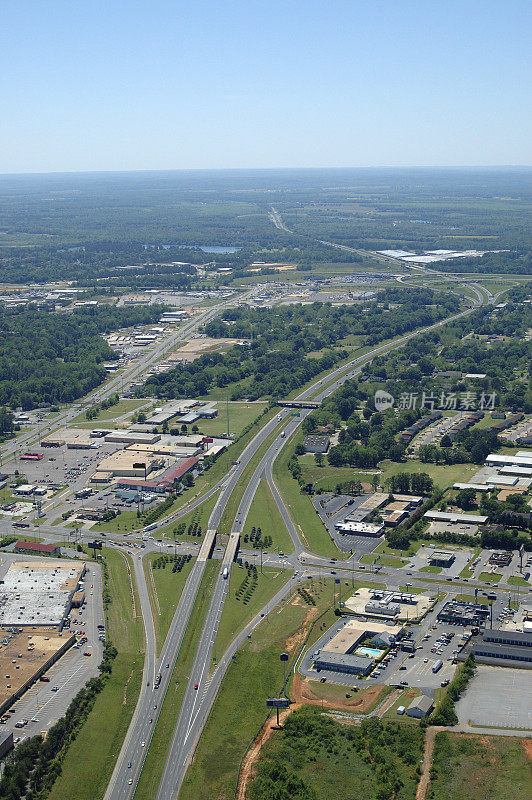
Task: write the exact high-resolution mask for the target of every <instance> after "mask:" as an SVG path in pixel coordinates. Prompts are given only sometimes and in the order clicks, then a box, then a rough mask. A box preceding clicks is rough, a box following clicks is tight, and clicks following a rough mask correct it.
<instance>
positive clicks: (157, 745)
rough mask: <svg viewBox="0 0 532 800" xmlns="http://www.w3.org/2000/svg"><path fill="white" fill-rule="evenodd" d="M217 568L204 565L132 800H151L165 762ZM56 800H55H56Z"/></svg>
mask: <svg viewBox="0 0 532 800" xmlns="http://www.w3.org/2000/svg"><path fill="white" fill-rule="evenodd" d="M219 569H220V565H219V563H218V562H215V561H208V562H207V566H206V568H205V574H204V576H203V580H202V582H201V585H200V588H199V591H198V595H197V597H196V602H195V603H194V608H193V609H192V614H191V616H190V622H189V624H188V627H187V630H186V633H185V636H184V637H183V643H182V645H181V649H180V651H179V656H178V659H177V662H176V666H175V669H174V671H173V673H172V680H171V683H170V686H169V688H168V691H167V693H166V696H165V699H164V703H163V706H162V708H161V713H160V715H159V719H158V722H157V727H156V728H155V731H154V734H153V738H152V740H151V744H150V748H149V750H148V755H147V757H146V761H145V763H144V768H143V770H142V774H141V777H140V781H139V784H138V787H137V790H136V792H135V798H136V800H153V798H154V797H155V795H156V794H157V788H158V786H159V781H160V779H161V775H162V771H163V769H164V765H165V762H166V757H167V754H168V749H169V746H170V741H171V738H172V735H173V732H174V728H175V725H176V722H177V718H178V716H179V710H180V707H181V702H182V700H183V695H184V693H185V689H186V685H187V680H188V675H189V673H190V669H191V667H192V664H193V662H194V656H195V655H196V649H197V647H198V644H199V637H200V635H201V630H202V628H203V624H204V622H205V617H206V616H207V611H208V609H209V604H210V601H211V595H212V590H213V588H214V584H215V582H216V579H217V577H218V573H219ZM58 800H59V799H58Z"/></svg>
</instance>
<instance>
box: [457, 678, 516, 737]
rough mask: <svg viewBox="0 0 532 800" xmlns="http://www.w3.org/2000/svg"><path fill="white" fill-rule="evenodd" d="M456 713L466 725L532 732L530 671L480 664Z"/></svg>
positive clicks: (458, 704) (459, 702)
mask: <svg viewBox="0 0 532 800" xmlns="http://www.w3.org/2000/svg"><path fill="white" fill-rule="evenodd" d="M456 713H457V714H458V719H459V721H460V723H462V724H465V725H467V724H471V725H489V726H496V727H501V728H518V729H524V730H530V729H532V689H531V675H530V670H527V669H511V668H508V667H491V666H487V665H482V664H479V665H478V667H477V673H476V675H475V676H474V678H473V679H472V680H471V682H470V683H469V686H468V687H467V691H466V692H465V693H464V694H463V695H462V697H461V698H460V700H459V701H458V703H457V704H456Z"/></svg>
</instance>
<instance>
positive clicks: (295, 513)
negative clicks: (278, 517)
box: [273, 438, 349, 558]
mask: <svg viewBox="0 0 532 800" xmlns="http://www.w3.org/2000/svg"><path fill="white" fill-rule="evenodd" d="M297 441H298V439H297V438H296V439H292V440H291V441H290V442H289V444H287V445H286V446H285V447H284V448H283V449H282V450H281V453H280V455H279V457H278V458H277V459H276V460H275V463H274V467H273V477H274V480H275V484H276V486H277V489H278V490H279V493H280V494H281V496H282V498H283V500H284V502H285V503H286V505H287V507H288V511H289V512H290V516H291V517H292V520H293V522H294V525H295V526H296V529H297V531H298V533H299V536H300V538H301V540H302V542H303V544H304V545H305V546H307V547H308V548H309V550H311V551H312V552H313V553H317V554H318V555H322V556H328V557H331V556H333V557H336V558H347V557H348V556H349V554H348V553H341V552H340V550H338V548H337V547H336V545H335V543H334V541H333V540H332V539H331V536H330V534H329V531H328V530H327V529H326V527H325V526H324V525H323V523H322V521H321V519H320V518H319V516H318V514H317V513H316V511H315V510H314V506H313V505H312V502H311V499H310V497H309V496H308V495H306V494H302V493H301V491H300V488H299V484H298V482H297V481H296V480H295V479H294V478H293V477H292V475H291V473H290V472H289V470H288V461H289V459H290V456H291V454H292V453H293V450H294V445H295V444H296V443H297Z"/></svg>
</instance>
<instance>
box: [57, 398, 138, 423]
mask: <svg viewBox="0 0 532 800" xmlns="http://www.w3.org/2000/svg"><path fill="white" fill-rule="evenodd" d="M146 405H148V403H147V401H146V400H133V399H129V398H122V400H120V401H119V402H118V403H117V404H116V406H109V408H102V410H101V411H100V413H99V414H98V416H97V417H96V419H93V420H91V421H90V422H89V424H88V427H90V428H97V427H98V423H100V422H107V421H108V420H111V419H116V418H117V417H121V416H123V415H124V414H133V412H134V411H136V410H137V409H138V408H141V407H142V406H146ZM87 421H88V420H87V417H86V416H85V412H83V414H79V415H78V416H77V417H74V419H73V420H72V423H71V424H72V425H77V424H78V423H80V422H83V423H86V422H87ZM84 427H85V425H84Z"/></svg>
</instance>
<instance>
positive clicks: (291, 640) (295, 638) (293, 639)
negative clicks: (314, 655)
mask: <svg viewBox="0 0 532 800" xmlns="http://www.w3.org/2000/svg"><path fill="white" fill-rule="evenodd" d="M298 602H299V597H297V598H296V599H295V600H292V605H297V604H298ZM317 613H318V609H317V608H316V607H314V608H309V610H308V611H307V613H306V614H305V619H304V621H303V625H302V626H301V628H300V629H299V630H298V631H297V632H296V633H294V634H293V635H292V636H289V637H288V639H287V640H286V644H285V648H286V650H287V652H288V653H291V652H292V650H295V649H296V648H297V647H301V645H302V644H303V642H304V641H305V639H306V637H307V634H308V631H309V627H310V623H311V621H312V620H313V619H314V617H315V616H316V614H317Z"/></svg>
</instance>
